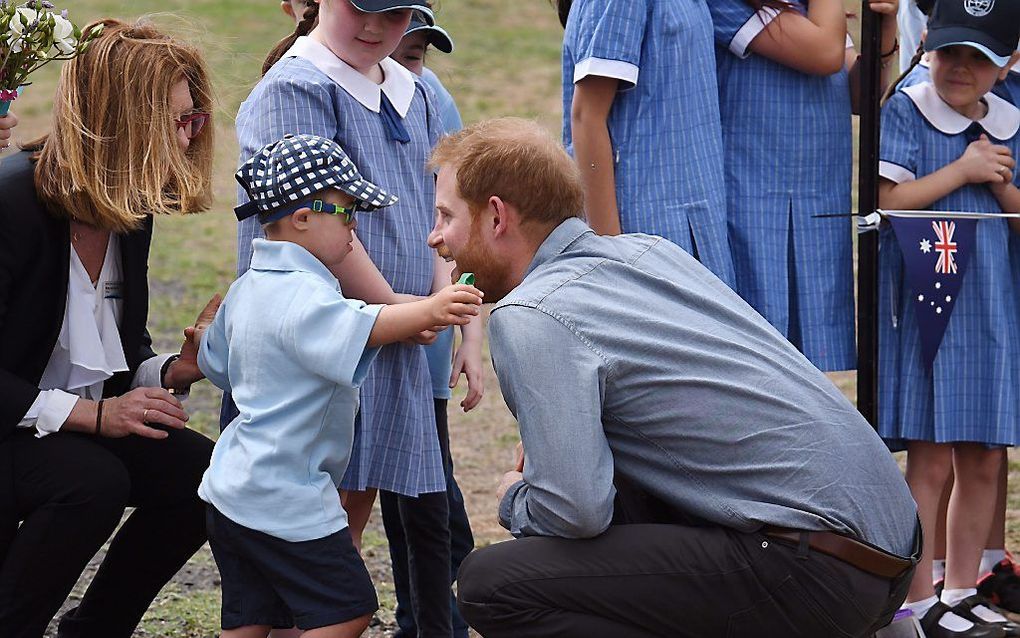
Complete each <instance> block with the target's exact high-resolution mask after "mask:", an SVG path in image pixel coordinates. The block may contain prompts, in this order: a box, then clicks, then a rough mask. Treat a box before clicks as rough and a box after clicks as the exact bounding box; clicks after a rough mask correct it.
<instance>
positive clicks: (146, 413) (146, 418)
mask: <svg viewBox="0 0 1020 638" xmlns="http://www.w3.org/2000/svg"><path fill="white" fill-rule="evenodd" d="M148 422H149V411H148V410H142V423H148Z"/></svg>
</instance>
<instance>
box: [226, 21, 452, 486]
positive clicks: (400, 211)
mask: <svg viewBox="0 0 1020 638" xmlns="http://www.w3.org/2000/svg"><path fill="white" fill-rule="evenodd" d="M381 65H382V67H383V71H384V73H385V76H386V79H385V81H384V83H383V84H382V85H376V84H374V83H373V82H371V81H370V80H368V78H366V77H364V76H363V75H361V74H360V73H358V72H357V71H355V70H354V69H352V68H351V67H350V66H348V65H347V64H345V63H344V62H343V61H341V60H340V59H338V58H337V57H336V56H335V55H333V54H332V52H330V51H329V50H328V49H327V48H326V47H324V46H323V45H321V44H319V43H318V42H316V41H314V40H312V39H310V38H299V39H298V41H297V42H296V43H295V44H294V47H293V48H291V49H290V51H288V53H287V54H286V55H285V56H284V57H283V59H281V60H280V61H279V62H277V63H276V65H274V66H273V68H272V69H270V70H269V72H268V73H267V74H266V76H265V77H264V78H263V79H262V81H261V82H259V84H258V85H257V86H256V87H255V89H254V90H253V91H252V93H251V95H249V96H248V99H246V100H245V101H244V103H243V104H242V105H241V109H240V112H239V113H238V116H237V136H238V141H239V143H240V146H241V160H242V161H244V160H246V159H247V158H248V157H250V156H251V155H253V154H254V153H255V151H257V150H258V149H259V148H261V147H262V146H263V145H265V144H268V143H270V142H272V141H274V140H278V139H280V138H282V137H283V136H284V135H285V134H287V133H295V134H297V133H308V134H314V135H320V136H322V137H326V138H331V139H334V140H336V141H337V142H338V143H339V144H340V145H341V146H342V147H343V149H344V150H345V151H346V152H347V154H348V155H349V156H350V158H351V160H352V161H353V162H354V163H355V165H356V166H357V167H358V168H359V169H360V170H361V173H362V174H363V175H364V176H365V178H366V179H368V180H369V181H371V182H373V183H375V184H378V185H379V186H380V187H383V188H385V189H387V190H389V191H390V192H391V193H393V194H395V195H397V196H398V197H399V198H400V201H398V202H397V203H396V204H395V205H393V206H391V207H389V208H387V209H386V210H385V211H380V212H379V213H373V214H369V215H359V216H358V237H359V238H360V239H361V242H362V243H363V244H364V245H365V249H366V250H367V251H368V254H369V256H370V257H371V258H372V261H373V262H374V263H375V265H376V267H378V268H379V271H380V272H381V273H382V275H383V277H385V278H386V280H387V281H388V282H389V283H390V285H391V286H392V287H393V290H394V291H396V292H398V293H406V294H412V295H428V294H429V292H430V291H431V288H432V273H433V266H434V257H433V254H432V250H431V249H430V248H429V246H428V244H427V243H426V239H427V237H428V233H429V231H430V230H431V228H432V219H433V215H432V210H433V207H434V205H435V181H434V178H433V175H432V172H431V171H430V170H429V169H428V168H427V167H426V162H427V160H428V157H429V153H430V152H431V149H432V146H433V145H434V144H435V142H436V141H437V140H438V139H439V135H440V134H441V132H442V127H441V125H440V123H439V119H438V114H437V113H435V112H434V109H432V108H431V107H430V106H429V105H428V104H427V100H426V91H427V89H426V88H425V86H424V85H423V84H421V83H420V81H417V80H415V79H414V76H413V75H411V73H410V72H409V71H407V70H406V69H404V68H403V67H401V66H400V65H399V64H397V63H396V62H394V61H393V60H391V59H389V58H387V59H386V60H384V61H383V62H382V63H381ZM401 124H403V126H401ZM400 134H406V135H407V136H408V138H409V139H408V141H406V142H403V141H398V140H397V139H395V138H396V137H399V135H400ZM384 185H385V186H384ZM239 198H240V199H246V198H245V196H244V194H243V193H240V195H239ZM259 236H261V228H260V227H259V225H258V223H257V221H255V220H254V218H251V219H248V220H245V221H243V222H241V223H240V224H239V226H238V266H239V268H238V270H239V271H243V270H246V269H247V266H248V263H249V261H250V259H251V242H252V239H253V238H255V237H259ZM338 338H342V335H338ZM341 487H342V488H343V489H349V490H364V489H366V488H369V487H373V488H378V489H382V490H386V491H390V492H396V493H399V494H404V495H408V496H417V495H418V494H424V493H429V492H441V491H444V490H445V489H446V482H445V479H444V475H443V465H442V456H441V453H440V449H439V438H438V436H437V434H436V425H435V414H434V411H433V402H432V385H431V382H430V378H429V371H428V366H427V363H426V358H425V353H424V350H423V349H422V347H421V346H417V345H405V344H393V345H389V346H386V347H384V348H382V349H381V350H380V351H379V355H378V357H377V358H376V360H375V363H373V364H372V368H371V370H370V372H369V374H368V376H367V378H366V379H365V381H364V383H363V385H362V386H361V409H360V411H359V413H358V420H357V423H356V426H355V439H354V449H353V451H352V453H351V461H350V465H349V466H348V469H347V475H346V476H345V477H344V480H343V482H342V484H341Z"/></svg>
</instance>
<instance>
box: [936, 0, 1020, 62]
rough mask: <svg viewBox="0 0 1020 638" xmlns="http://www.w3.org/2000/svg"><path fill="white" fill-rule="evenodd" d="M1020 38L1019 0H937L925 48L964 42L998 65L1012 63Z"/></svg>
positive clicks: (963, 43) (938, 47) (939, 47)
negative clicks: (1011, 59) (1011, 57)
mask: <svg viewBox="0 0 1020 638" xmlns="http://www.w3.org/2000/svg"><path fill="white" fill-rule="evenodd" d="M1018 40H1020V2H1018V1H1017V0H936V2H935V6H934V7H933V8H932V11H931V15H930V17H929V18H928V35H927V36H926V37H925V40H924V50H925V51H935V50H938V49H941V48H943V47H948V46H953V45H964V46H969V47H974V48H975V49H977V50H979V51H981V52H982V53H984V54H985V55H986V56H987V57H988V59H989V60H991V61H992V62H994V63H995V64H996V66H998V67H1000V68H1001V67H1004V66H1006V64H1008V63H1009V58H1010V56H1011V55H1013V52H1014V51H1016V48H1017V42H1018Z"/></svg>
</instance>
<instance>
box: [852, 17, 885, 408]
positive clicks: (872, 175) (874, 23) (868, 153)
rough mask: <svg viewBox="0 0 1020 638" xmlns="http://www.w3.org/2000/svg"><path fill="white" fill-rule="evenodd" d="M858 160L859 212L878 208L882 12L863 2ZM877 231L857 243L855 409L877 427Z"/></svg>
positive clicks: (862, 236) (862, 237)
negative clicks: (877, 11)
mask: <svg viewBox="0 0 1020 638" xmlns="http://www.w3.org/2000/svg"><path fill="white" fill-rule="evenodd" d="M861 4H862V5H863V6H862V7H861V10H862V14H861V15H862V25H861V59H860V62H859V63H858V64H859V66H858V71H859V74H860V75H859V77H860V82H861V85H860V105H859V106H860V117H861V119H860V165H859V166H858V171H859V172H858V188H859V190H858V194H857V206H858V214H860V215H862V216H864V215H868V214H871V213H873V212H874V211H875V210H876V209H877V208H878V134H879V100H880V98H881V87H880V84H879V83H880V81H881V72H882V52H881V51H880V47H881V35H882V34H881V26H882V16H880V15H878V14H876V13H875V12H874V11H872V10H871V9H870V8H869V7H868V3H867V2H862V3H861ZM878 400H879V397H878V232H867V233H863V234H861V235H859V236H858V242H857V409H858V410H860V412H861V414H863V415H864V418H866V419H867V420H868V422H870V423H871V424H872V425H873V426H877V424H878Z"/></svg>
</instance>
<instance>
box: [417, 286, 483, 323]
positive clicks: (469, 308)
mask: <svg viewBox="0 0 1020 638" xmlns="http://www.w3.org/2000/svg"><path fill="white" fill-rule="evenodd" d="M429 303H430V305H431V307H432V322H433V323H434V324H435V325H437V326H450V325H457V326H462V325H464V324H466V323H468V322H469V321H471V317H474V316H475V315H477V314H478V309H479V307H480V306H481V305H482V291H481V290H478V289H477V288H475V287H474V286H468V285H467V284H453V285H452V286H447V287H446V288H443V289H442V290H440V291H439V292H437V293H436V294H435V295H433V296H432V297H431V298H430V299H429Z"/></svg>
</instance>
